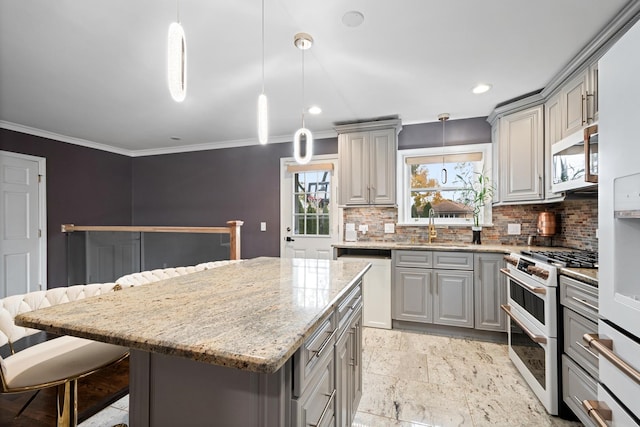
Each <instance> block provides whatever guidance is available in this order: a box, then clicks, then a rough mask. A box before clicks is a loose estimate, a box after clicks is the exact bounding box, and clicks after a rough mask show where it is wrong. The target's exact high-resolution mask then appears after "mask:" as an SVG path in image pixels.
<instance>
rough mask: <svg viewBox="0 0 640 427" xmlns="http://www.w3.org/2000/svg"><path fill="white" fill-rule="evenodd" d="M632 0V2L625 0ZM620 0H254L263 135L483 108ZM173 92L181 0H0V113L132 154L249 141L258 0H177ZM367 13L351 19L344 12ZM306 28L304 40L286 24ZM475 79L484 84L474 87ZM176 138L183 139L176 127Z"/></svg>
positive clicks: (571, 47)
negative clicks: (180, 84) (297, 42)
mask: <svg viewBox="0 0 640 427" xmlns="http://www.w3.org/2000/svg"><path fill="white" fill-rule="evenodd" d="M633 1H635V0H633ZM627 3H628V0H606V1H604V0H536V1H530V0H482V1H478V0H455V1H441V0H438V1H435V0H399V1H388V0H322V1H318V0H315V1H312V0H265V8H266V11H265V79H266V81H265V93H266V94H267V96H268V99H269V116H270V117H269V122H270V135H271V136H270V140H271V142H284V141H291V140H292V136H293V133H294V132H295V131H296V129H298V128H299V127H300V126H301V111H302V108H303V106H304V107H308V106H310V105H318V106H320V107H321V108H322V110H323V112H322V113H321V114H320V115H317V116H311V115H308V114H307V115H306V119H305V121H306V127H308V128H309V129H310V130H311V131H312V132H314V134H315V136H316V138H317V137H319V136H328V135H334V134H335V133H334V131H333V125H334V123H336V122H350V121H361V120H366V119H373V118H378V117H386V116H392V115H397V116H399V117H400V118H401V119H402V122H403V123H404V124H412V123H423V122H434V121H437V115H438V114H439V113H442V112H448V113H450V114H451V119H452V120H453V119H462V118H469V117H478V116H487V115H489V113H491V111H492V110H493V108H494V107H495V106H496V104H499V103H501V102H504V101H506V100H509V99H511V98H514V97H517V96H520V95H522V94H525V93H528V92H531V91H534V90H537V89H541V88H543V87H544V86H545V85H546V84H547V83H549V81H550V80H551V79H553V77H554V76H555V75H556V74H557V73H559V72H560V71H561V70H562V68H563V67H564V66H565V65H566V64H567V63H568V62H569V61H570V60H571V59H572V58H573V57H574V56H575V55H576V54H577V53H578V52H579V51H580V50H581V49H582V48H583V47H584V46H585V45H586V44H587V43H588V42H589V41H591V40H592V39H593V38H594V36H596V35H597V34H598V32H599V31H600V30H601V29H602V28H603V27H604V26H605V25H606V24H607V23H608V22H609V21H611V19H612V18H613V17H614V16H615V15H616V14H617V12H618V11H619V10H620V9H622V8H623V7H624V6H625V4H627ZM179 9H180V21H181V23H182V26H183V27H184V31H185V34H186V42H187V55H188V56H187V59H188V62H187V64H188V69H187V71H188V82H187V97H186V99H185V101H184V102H182V103H177V102H175V101H173V100H172V98H171V96H170V94H169V90H168V87H167V72H166V61H167V58H166V48H167V47H166V45H167V31H168V27H169V24H170V23H171V22H173V21H175V20H176V15H177V2H176V0H170V1H165V0H162V1H158V0H136V1H130V0H94V1H81V0H57V1H50V0H20V1H15V0H0V125H1V126H2V127H5V128H11V129H18V130H23V131H26V132H29V133H34V134H41V135H45V136H49V137H53V138H56V139H61V140H67V141H72V142H77V143H81V144H85V145H90V146H91V144H93V145H94V146H98V147H100V148H104V149H108V150H111V151H115V152H122V153H125V154H129V155H144V154H153V153H158V152H170V151H181V150H190V149H194V148H216V147H228V146H235V145H250V144H257V130H256V123H257V112H256V109H257V107H256V105H257V97H258V95H259V94H260V91H261V84H262V83H261V82H262V80H261V76H262V73H261V63H262V59H261V58H262V56H261V55H262V54H261V52H262V51H261V1H260V0H234V1H224V2H222V1H205V0H182V1H180V2H179ZM351 10H357V11H360V12H361V13H362V14H363V15H364V22H363V24H362V25H360V26H359V27H355V28H351V27H347V26H345V25H344V24H343V23H342V16H343V15H344V13H345V12H347V11H351ZM301 31H304V32H307V33H309V34H311V35H312V36H313V38H314V40H315V43H314V45H313V47H312V48H311V49H310V50H308V51H305V54H304V55H305V57H304V62H305V73H304V81H305V99H304V103H303V100H302V53H301V51H300V50H298V49H297V48H296V47H295V46H294V44H293V36H294V34H296V33H298V32H301ZM479 82H486V83H491V84H492V85H493V89H492V90H491V91H489V92H488V93H485V94H482V95H474V94H472V92H471V89H472V87H473V86H474V85H476V84H477V83H479ZM172 137H174V138H175V137H178V138H180V140H175V139H172Z"/></svg>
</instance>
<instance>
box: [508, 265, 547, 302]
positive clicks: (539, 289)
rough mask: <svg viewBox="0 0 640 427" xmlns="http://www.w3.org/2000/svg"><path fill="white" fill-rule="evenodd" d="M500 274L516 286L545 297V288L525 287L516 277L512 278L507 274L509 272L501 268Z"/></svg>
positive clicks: (512, 276)
mask: <svg viewBox="0 0 640 427" xmlns="http://www.w3.org/2000/svg"><path fill="white" fill-rule="evenodd" d="M500 272H501V273H502V274H504V275H505V276H507V277H508V278H509V279H511V280H513V281H514V282H516V283H517V284H518V285H520V286H522V287H523V288H525V289H528V290H530V291H531V292H533V293H534V294H540V295H545V294H546V293H547V289H546V288H541V287H538V286H531V285H527V284H526V283H524V282H523V281H522V280H520V279H518V278H517V277H516V276H514V275H513V274H511V273H510V272H509V270H507V269H506V268H501V269H500Z"/></svg>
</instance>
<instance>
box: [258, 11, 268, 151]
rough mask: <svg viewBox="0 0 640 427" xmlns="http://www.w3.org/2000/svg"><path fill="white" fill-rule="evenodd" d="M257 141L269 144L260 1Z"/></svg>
mask: <svg viewBox="0 0 640 427" xmlns="http://www.w3.org/2000/svg"><path fill="white" fill-rule="evenodd" d="M258 141H260V144H262V145H264V144H266V143H267V142H269V114H268V108H267V95H265V93H264V0H262V93H261V94H260V96H258Z"/></svg>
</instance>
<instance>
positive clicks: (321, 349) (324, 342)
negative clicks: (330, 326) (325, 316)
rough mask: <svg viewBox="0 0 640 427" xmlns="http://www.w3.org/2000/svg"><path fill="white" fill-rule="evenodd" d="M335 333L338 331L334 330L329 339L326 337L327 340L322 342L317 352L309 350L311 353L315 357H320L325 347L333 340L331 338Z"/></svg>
mask: <svg viewBox="0 0 640 427" xmlns="http://www.w3.org/2000/svg"><path fill="white" fill-rule="evenodd" d="M336 332H338V329H334V330H333V332H331V335H329V337H327V339H326V340H324V341H323V342H322V344H321V345H320V347H319V348H318V349H317V350H311V351H312V352H313V353H315V354H316V357H320V355H321V354H322V352H323V351H324V349H325V348H326V347H327V345H329V343H330V342H331V340H333V337H334V336H335V335H336Z"/></svg>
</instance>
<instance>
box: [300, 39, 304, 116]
mask: <svg viewBox="0 0 640 427" xmlns="http://www.w3.org/2000/svg"><path fill="white" fill-rule="evenodd" d="M301 51H302V127H304V49H301Z"/></svg>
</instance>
